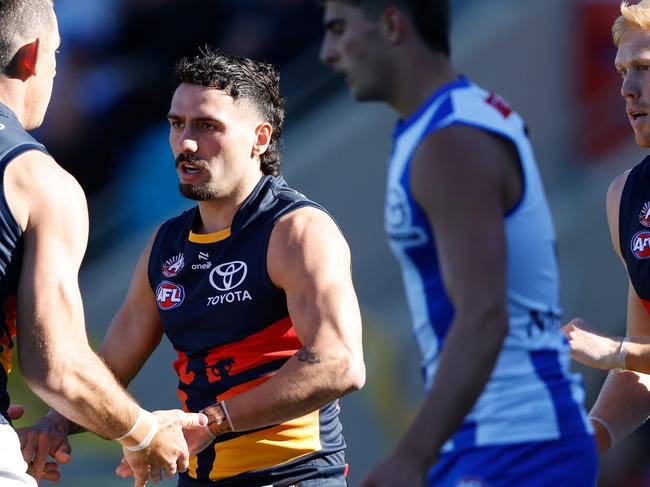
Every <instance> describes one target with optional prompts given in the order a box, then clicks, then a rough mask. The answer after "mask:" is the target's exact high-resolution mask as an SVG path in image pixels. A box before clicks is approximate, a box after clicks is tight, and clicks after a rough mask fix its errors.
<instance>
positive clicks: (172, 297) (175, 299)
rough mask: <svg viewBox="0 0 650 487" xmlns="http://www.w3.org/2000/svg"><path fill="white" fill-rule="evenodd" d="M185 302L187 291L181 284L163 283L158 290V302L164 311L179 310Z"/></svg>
mask: <svg viewBox="0 0 650 487" xmlns="http://www.w3.org/2000/svg"><path fill="white" fill-rule="evenodd" d="M184 300H185V289H183V286H181V285H179V284H174V283H173V282H169V281H162V282H161V283H160V284H158V287H157V288H156V302H157V303H158V307H159V308H160V309H162V310H164V311H166V310H170V309H174V308H178V307H179V306H180V305H181V304H183V301H184Z"/></svg>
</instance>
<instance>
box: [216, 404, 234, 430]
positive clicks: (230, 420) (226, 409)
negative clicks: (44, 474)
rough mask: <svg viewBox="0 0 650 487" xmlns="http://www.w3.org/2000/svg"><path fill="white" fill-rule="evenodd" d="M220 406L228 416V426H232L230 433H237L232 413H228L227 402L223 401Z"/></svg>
mask: <svg viewBox="0 0 650 487" xmlns="http://www.w3.org/2000/svg"><path fill="white" fill-rule="evenodd" d="M219 404H221V409H223V414H225V415H226V419H227V420H228V425H230V431H235V427H234V426H233V425H232V419H230V413H229V412H228V408H226V401H221V402H220V403H219Z"/></svg>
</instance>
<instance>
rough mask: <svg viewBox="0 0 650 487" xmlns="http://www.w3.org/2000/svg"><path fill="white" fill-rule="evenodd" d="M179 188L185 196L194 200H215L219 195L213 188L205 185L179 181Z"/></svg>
mask: <svg viewBox="0 0 650 487" xmlns="http://www.w3.org/2000/svg"><path fill="white" fill-rule="evenodd" d="M178 190H179V191H180V192H181V194H182V195H183V196H184V197H185V198H187V199H190V200H194V201H209V200H214V199H216V197H217V195H216V194H215V192H214V191H213V190H211V189H210V188H207V187H205V186H194V185H192V184H183V183H179V184H178Z"/></svg>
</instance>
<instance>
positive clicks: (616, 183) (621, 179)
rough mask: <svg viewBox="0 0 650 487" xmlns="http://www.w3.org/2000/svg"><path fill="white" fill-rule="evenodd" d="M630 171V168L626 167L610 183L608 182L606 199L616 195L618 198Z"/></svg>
mask: <svg viewBox="0 0 650 487" xmlns="http://www.w3.org/2000/svg"><path fill="white" fill-rule="evenodd" d="M631 172H632V169H628V170H627V171H625V172H623V173H621V174H619V175H618V176H616V177H615V178H614V179H613V180H612V182H611V183H609V188H607V199H608V200H609V199H610V198H612V197H618V198H620V196H621V193H622V192H623V188H625V183H627V179H628V177H629V176H630V173H631Z"/></svg>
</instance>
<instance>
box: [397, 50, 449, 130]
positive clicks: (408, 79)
mask: <svg viewBox="0 0 650 487" xmlns="http://www.w3.org/2000/svg"><path fill="white" fill-rule="evenodd" d="M411 57H412V59H411V60H409V61H408V62H406V60H405V62H403V63H402V65H401V70H400V71H399V77H398V79H397V82H396V86H395V89H394V94H393V95H394V96H393V97H392V99H391V100H390V101H389V103H390V104H391V105H392V106H393V107H394V108H395V109H396V110H397V111H398V112H399V113H400V115H401V116H402V118H407V117H408V116H409V115H411V114H413V113H414V112H415V111H417V110H418V109H419V108H420V107H421V106H422V104H423V103H424V102H425V101H426V100H427V99H428V98H429V97H430V96H431V94H432V93H433V92H434V91H436V90H437V89H438V88H440V87H442V86H444V85H446V84H448V83H451V82H452V81H454V80H455V79H457V78H458V73H457V72H456V70H455V69H454V67H453V66H452V64H451V62H450V61H449V59H448V58H447V57H446V56H444V55H442V54H437V53H432V52H431V51H429V50H428V49H427V50H426V51H424V52H418V51H416V52H414V53H412V56H411Z"/></svg>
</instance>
